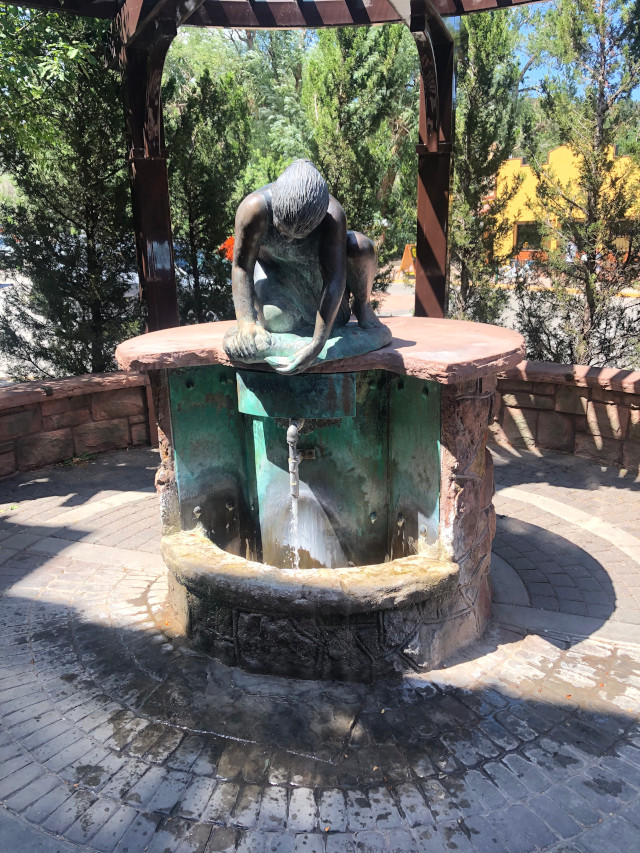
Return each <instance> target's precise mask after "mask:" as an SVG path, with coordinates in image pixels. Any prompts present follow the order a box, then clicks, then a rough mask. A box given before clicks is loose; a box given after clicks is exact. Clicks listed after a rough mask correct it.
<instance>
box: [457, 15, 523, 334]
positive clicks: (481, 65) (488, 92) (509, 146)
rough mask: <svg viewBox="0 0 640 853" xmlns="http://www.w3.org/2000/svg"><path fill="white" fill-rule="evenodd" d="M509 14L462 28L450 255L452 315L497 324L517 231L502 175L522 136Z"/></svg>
mask: <svg viewBox="0 0 640 853" xmlns="http://www.w3.org/2000/svg"><path fill="white" fill-rule="evenodd" d="M511 21H512V18H511V17H510V16H509V13H505V12H493V13H486V14H483V15H471V16H469V17H468V18H463V19H462V21H461V23H460V32H459V39H460V43H459V48H460V50H459V53H460V58H459V60H458V66H457V77H456V121H455V142H454V178H453V188H452V189H453V192H452V204H451V210H450V220H449V234H450V253H451V259H452V264H453V266H454V269H456V271H457V272H458V273H459V277H460V285H459V288H458V289H457V291H454V292H453V293H452V295H451V308H450V313H451V314H452V315H453V316H458V317H467V318H469V319H474V320H481V321H484V322H492V321H495V320H496V319H498V317H499V315H500V313H501V311H502V309H503V307H504V304H505V302H506V294H505V292H504V291H500V290H496V289H495V288H493V287H492V286H491V284H492V282H493V280H494V279H495V276H496V274H497V271H498V268H499V267H500V266H502V265H503V264H504V263H505V262H506V260H507V258H506V257H504V256H503V255H502V254H501V252H500V249H499V247H500V245H501V242H502V240H503V238H504V236H505V234H506V233H508V231H509V230H510V228H511V223H509V222H508V221H507V220H506V218H505V216H504V213H505V209H506V207H507V204H508V202H509V201H510V199H511V198H512V194H513V193H514V192H515V190H516V187H515V186H514V187H511V188H507V190H506V192H501V193H500V196H499V197H495V195H494V190H495V182H496V176H497V174H498V171H499V169H500V166H501V165H502V163H504V162H505V160H507V159H508V158H509V157H510V156H511V152H512V150H513V147H514V145H515V142H516V138H517V133H518V120H517V116H518V81H519V76H520V71H519V68H518V64H517V61H516V57H515V47H516V37H515V33H514V31H513V28H512V24H511Z"/></svg>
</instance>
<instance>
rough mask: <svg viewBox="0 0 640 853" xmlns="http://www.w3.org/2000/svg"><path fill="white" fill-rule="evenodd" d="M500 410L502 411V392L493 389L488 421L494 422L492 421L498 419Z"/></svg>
mask: <svg viewBox="0 0 640 853" xmlns="http://www.w3.org/2000/svg"><path fill="white" fill-rule="evenodd" d="M501 411H502V394H501V393H500V392H499V391H494V393H493V398H492V400H491V417H490V421H491V422H494V421H497V420H499V419H500V412H501Z"/></svg>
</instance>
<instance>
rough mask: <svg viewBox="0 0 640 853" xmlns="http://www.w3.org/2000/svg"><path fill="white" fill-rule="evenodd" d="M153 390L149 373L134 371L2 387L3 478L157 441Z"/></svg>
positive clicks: (0, 452)
mask: <svg viewBox="0 0 640 853" xmlns="http://www.w3.org/2000/svg"><path fill="white" fill-rule="evenodd" d="M148 390H149V384H148V380H147V378H146V376H145V375H144V374H131V373H105V374H91V375H88V376H73V377H69V378H68V379H56V380H52V381H51V382H22V383H19V384H16V385H8V386H6V387H4V388H0V478H2V477H8V476H10V475H11V474H14V473H15V472H16V471H29V470H31V469H32V468H40V467H41V466H43V465H52V464H54V463H56V462H63V461H65V460H67V459H72V458H73V457H76V456H83V455H85V454H92V453H101V452H103V451H106V450H120V449H123V448H126V447H133V446H139V445H144V444H149V443H150V441H151V442H152V443H155V441H154V439H155V434H153V435H152V434H151V432H153V424H152V429H151V431H150V418H149V410H150V408H151V409H152V410H153V404H151V407H150V405H149V399H150V395H149V394H148ZM152 422H153V418H151V423H152Z"/></svg>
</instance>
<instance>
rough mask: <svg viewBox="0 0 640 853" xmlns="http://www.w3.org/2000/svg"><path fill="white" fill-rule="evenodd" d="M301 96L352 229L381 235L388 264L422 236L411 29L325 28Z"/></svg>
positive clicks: (322, 163)
mask: <svg viewBox="0 0 640 853" xmlns="http://www.w3.org/2000/svg"><path fill="white" fill-rule="evenodd" d="M302 98H303V103H304V106H305V108H306V112H307V116H308V120H309V123H310V125H311V127H312V138H311V146H310V147H311V151H312V159H313V160H314V162H316V164H317V166H318V168H319V169H320V171H321V172H322V174H323V175H324V176H325V178H326V179H327V182H328V184H329V187H330V189H331V192H332V194H333V195H334V196H335V197H336V198H337V199H338V200H339V201H340V202H341V203H342V205H343V206H344V208H345V211H346V214H347V220H348V222H349V225H350V227H353V228H357V229H358V230H362V231H364V233H366V234H367V235H368V236H370V237H373V238H377V243H378V248H379V255H380V260H381V262H383V263H384V261H385V260H386V258H387V257H388V256H389V254H397V251H398V248H399V246H400V245H402V244H404V243H405V242H413V241H414V240H415V193H416V185H417V183H416V182H417V177H416V174H417V162H416V158H415V148H414V150H413V151H412V150H411V148H412V147H413V146H415V141H416V139H417V116H418V56H417V51H416V48H415V44H414V43H413V39H412V38H411V36H410V34H409V33H408V32H407V30H406V27H403V26H401V25H392V26H385V27H370V28H364V27H359V28H342V29H335V30H329V29H327V30H320V31H319V32H318V36H317V42H316V44H315V45H314V47H313V48H312V50H311V52H310V54H309V58H308V61H307V64H306V66H305V69H304V73H303V84H302ZM407 161H409V163H410V166H409V169H408V170H407V169H403V164H406V163H407ZM407 171H408V172H409V173H410V176H411V177H410V179H409V180H407ZM408 186H410V198H411V210H412V215H411V216H407V211H406V209H405V208H406V206H407V205H406V200H407V187H408Z"/></svg>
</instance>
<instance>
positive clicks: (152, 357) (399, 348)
mask: <svg viewBox="0 0 640 853" xmlns="http://www.w3.org/2000/svg"><path fill="white" fill-rule="evenodd" d="M383 322H384V323H385V325H387V326H388V327H389V328H390V329H391V331H392V333H393V340H392V341H391V343H390V344H389V345H388V346H386V347H383V349H379V350H376V351H375V352H369V353H366V354H365V355H359V356H355V357H353V358H349V359H342V360H339V361H329V362H325V363H324V364H318V365H316V366H315V367H312V368H311V370H310V371H308V372H310V373H346V372H348V371H351V370H389V371H391V372H392V373H399V374H404V375H406V376H416V377H417V378H419V379H431V380H433V381H435V382H440V383H442V384H444V385H449V384H454V383H457V382H464V381H466V380H467V379H478V378H480V377H482V376H488V375H490V374H492V373H497V372H498V371H502V370H508V369H509V368H510V367H514V366H515V365H516V364H518V363H519V362H520V361H521V360H522V357H523V356H524V338H523V337H522V335H520V334H518V332H514V331H512V330H511V329H504V328H502V327H501V326H489V325H486V324H485V323H468V322H465V321H462V320H438V319H435V318H427V317H390V318H388V319H385V320H384V321H383ZM235 325H236V323H235V322H234V321H232V320H229V321H225V322H221V323H201V324H199V325H195V326H179V327H176V328H173V329H161V330H160V331H158V332H149V333H148V334H146V335H140V336H139V337H137V338H131V340H128V341H125V342H124V343H122V344H120V346H119V347H118V348H117V350H116V359H117V362H118V364H119V365H120V367H121V368H122V369H123V370H136V371H147V370H163V369H167V368H174V367H197V366H199V365H204V364H233V365H234V366H236V367H246V368H248V369H251V370H261V369H264V370H268V371H271V368H269V367H267V365H261V364H252V365H244V364H243V363H242V362H232V361H230V359H229V358H228V357H227V355H226V353H225V351H224V349H223V347H222V339H223V338H224V335H225V333H226V332H227V330H228V329H231V328H232V327H233V326H235Z"/></svg>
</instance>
